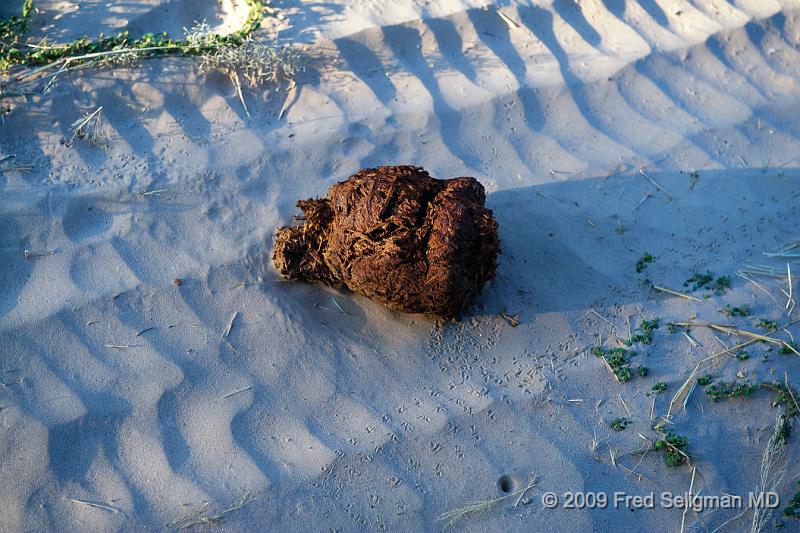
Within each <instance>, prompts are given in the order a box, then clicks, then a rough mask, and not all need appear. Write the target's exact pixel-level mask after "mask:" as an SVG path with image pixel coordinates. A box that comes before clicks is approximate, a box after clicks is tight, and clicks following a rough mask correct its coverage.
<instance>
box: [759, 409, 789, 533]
mask: <svg viewBox="0 0 800 533" xmlns="http://www.w3.org/2000/svg"><path fill="white" fill-rule="evenodd" d="M785 424H786V415H785V414H784V413H783V412H781V413H778V416H776V417H775V426H774V427H773V430H772V435H771V436H770V438H769V441H768V442H767V447H766V448H765V449H764V455H763V456H762V458H761V470H760V476H759V481H758V486H757V487H756V490H755V491H754V493H756V494H757V493H759V492H777V489H778V486H779V485H780V484H781V482H782V481H783V478H784V475H785V474H786V469H785V467H784V466H780V467H778V466H776V464H775V463H776V461H778V460H779V459H780V458H781V455H782V452H783V446H784V442H785V438H784V435H783V428H784V425H785ZM770 518H772V509H770V508H768V507H756V508H755V509H753V521H752V523H751V524H750V533H760V532H761V531H762V530H763V529H764V527H765V526H766V524H767V522H769V520H770Z"/></svg>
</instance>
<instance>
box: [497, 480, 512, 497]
mask: <svg viewBox="0 0 800 533" xmlns="http://www.w3.org/2000/svg"><path fill="white" fill-rule="evenodd" d="M497 488H499V489H500V491H501V492H505V493H506V494H508V493H509V492H511V491H512V490H514V480H513V479H512V477H511V476H508V475H502V476H500V479H498V480H497Z"/></svg>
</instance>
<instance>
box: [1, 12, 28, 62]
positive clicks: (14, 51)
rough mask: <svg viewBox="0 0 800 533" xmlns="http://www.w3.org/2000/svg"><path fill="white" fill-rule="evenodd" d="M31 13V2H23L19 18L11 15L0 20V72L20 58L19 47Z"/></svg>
mask: <svg viewBox="0 0 800 533" xmlns="http://www.w3.org/2000/svg"><path fill="white" fill-rule="evenodd" d="M32 12H33V0H25V1H24V2H23V3H22V9H21V11H20V15H19V16H17V15H13V16H11V17H9V18H7V19H3V20H0V72H2V71H4V70H6V69H8V67H9V66H11V65H12V64H14V62H16V61H17V60H18V59H19V58H20V57H22V52H21V51H20V47H21V45H22V44H23V43H22V39H23V37H24V36H25V32H26V31H28V27H29V26H30V20H31V13H32Z"/></svg>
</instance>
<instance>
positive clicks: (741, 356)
mask: <svg viewBox="0 0 800 533" xmlns="http://www.w3.org/2000/svg"><path fill="white" fill-rule="evenodd" d="M734 355H735V356H736V359H738V360H739V361H746V360H748V359H750V354H749V353H747V350H745V349H741V350H739V351H738V352H736V353H735V354H734Z"/></svg>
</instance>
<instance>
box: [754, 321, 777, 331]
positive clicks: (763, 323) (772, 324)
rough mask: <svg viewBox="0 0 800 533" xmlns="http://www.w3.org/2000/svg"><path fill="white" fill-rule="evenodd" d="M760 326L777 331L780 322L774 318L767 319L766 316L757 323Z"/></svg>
mask: <svg viewBox="0 0 800 533" xmlns="http://www.w3.org/2000/svg"><path fill="white" fill-rule="evenodd" d="M756 326H758V327H759V328H762V329H765V330H767V331H777V330H778V323H777V322H775V321H774V320H767V319H766V318H762V319H761V320H759V321H758V324H756Z"/></svg>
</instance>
